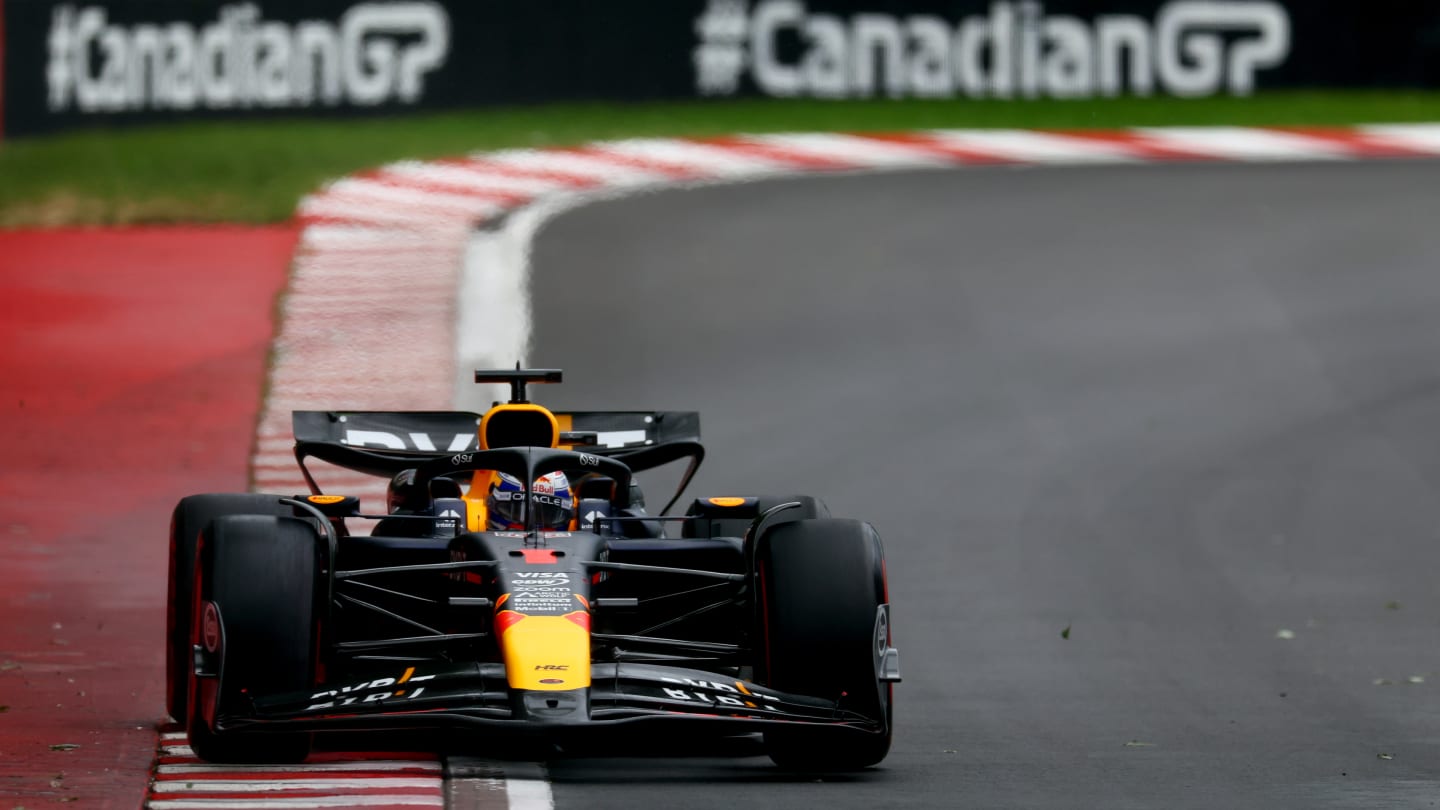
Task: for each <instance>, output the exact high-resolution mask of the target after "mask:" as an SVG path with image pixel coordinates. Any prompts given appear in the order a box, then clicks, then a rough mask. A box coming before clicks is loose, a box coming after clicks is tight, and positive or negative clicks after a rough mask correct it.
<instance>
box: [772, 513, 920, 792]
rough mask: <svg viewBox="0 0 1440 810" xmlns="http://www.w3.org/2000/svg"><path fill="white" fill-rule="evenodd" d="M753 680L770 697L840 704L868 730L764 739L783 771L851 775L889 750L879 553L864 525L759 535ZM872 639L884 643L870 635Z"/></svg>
mask: <svg viewBox="0 0 1440 810" xmlns="http://www.w3.org/2000/svg"><path fill="white" fill-rule="evenodd" d="M757 552H758V553H757V558H756V578H757V580H758V599H759V608H760V609H759V611H758V614H759V615H758V619H759V625H760V626H759V627H758V628H757V633H758V640H759V642H760V643H759V644H758V645H757V646H758V648H759V650H760V655H759V656H758V660H757V661H756V662H755V671H756V674H757V678H758V680H759V681H760V682H761V683H763V684H766V685H768V686H770V687H772V688H774V689H776V690H778V691H781V692H793V693H795V694H802V695H811V696H814V697H820V698H826V699H831V700H838V702H839V707H840V709H842V710H844V711H847V712H851V713H855V714H858V715H860V716H863V717H864V718H868V719H869V720H870V721H871V725H872V729H871V730H870V731H868V732H867V731H863V730H857V729H854V728H826V727H816V726H801V725H796V726H794V727H780V728H775V729H773V730H770V731H767V732H766V733H765V744H766V749H767V751H768V753H769V754H770V758H771V759H772V760H774V761H775V763H776V764H777V765H780V766H781V767H785V768H792V769H796V770H806V771H850V770H858V769H860V768H865V767H868V766H870V765H874V764H875V763H877V762H880V761H881V760H883V759H884V758H885V755H886V754H887V753H889V751H890V740H891V735H892V729H893V722H892V713H893V695H892V690H891V684H890V683H888V682H882V681H881V680H880V677H879V670H878V661H879V658H878V654H877V648H882V649H881V652H883V647H884V646H888V645H889V625H888V610H889V609H888V606H887V598H888V597H887V594H886V584H885V558H884V550H883V548H882V547H881V544H880V537H879V535H877V534H876V533H875V529H874V528H873V527H871V526H870V525H869V524H868V523H862V522H860V521H857V520H836V519H818V520H801V521H796V522H793V523H783V524H780V525H777V526H774V527H773V528H770V529H769V530H767V531H765V532H764V533H763V535H762V536H761V538H760V540H759V544H758V548H757ZM877 634H879V635H882V636H884V637H883V638H877Z"/></svg>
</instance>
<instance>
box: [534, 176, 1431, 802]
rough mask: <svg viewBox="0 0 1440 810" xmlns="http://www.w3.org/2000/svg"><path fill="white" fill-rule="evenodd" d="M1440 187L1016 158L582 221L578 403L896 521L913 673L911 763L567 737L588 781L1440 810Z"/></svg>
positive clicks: (717, 459)
mask: <svg viewBox="0 0 1440 810" xmlns="http://www.w3.org/2000/svg"><path fill="white" fill-rule="evenodd" d="M1436 188H1440V165H1436V164H1406V163H1391V164H1350V165H1304V166H1217V167H1206V166H1185V167H1130V168H1103V169H1099V168H1097V169H1064V170H1013V169H1010V170H1007V169H996V170H972V171H963V172H933V173H906V174H894V175H883V176H868V177H828V178H815V179H803V180H786V181H776V182H769V183H760V184H754V185H749V186H738V187H722V188H712V189H705V190H697V191H675V192H665V193H660V194H655V195H652V196H647V197H639V198H634V199H630V200H624V201H620V202H612V203H605V204H600V205H594V206H590V207H587V208H583V209H580V210H578V211H575V212H572V213H569V214H566V215H564V216H562V217H560V218H559V219H557V220H556V221H554V222H553V223H551V224H550V225H549V226H548V227H547V228H546V229H545V230H544V231H543V232H542V233H541V235H540V237H539V240H538V242H537V244H536V247H535V255H534V261H535V264H534V268H533V273H534V279H533V294H534V307H535V334H536V338H535V344H534V346H533V347H532V350H531V352H530V361H531V363H532V364H533V365H539V366H544V365H557V366H563V367H565V368H566V369H567V383H566V384H565V385H563V386H560V387H559V388H557V389H553V390H546V391H544V392H543V396H544V401H546V402H547V404H550V405H552V406H556V407H562V406H569V407H590V408H606V407H613V408H623V407H654V408H696V409H700V410H702V411H703V413H704V427H705V437H706V440H707V444H708V445H709V448H710V460H709V461H708V462H707V467H706V469H705V470H704V471H703V472H702V475H701V478H700V481H699V482H698V487H697V489H696V494H699V493H701V492H703V493H705V494H744V493H750V492H758V491H770V492H788V491H797V490H798V491H803V492H808V493H814V494H817V495H820V496H822V497H824V498H826V499H827V500H828V502H829V503H830V505H831V507H832V508H833V509H834V510H835V512H837V513H838V514H843V515H849V516H855V517H862V518H865V519H868V520H870V521H871V522H873V523H874V524H875V525H876V526H877V527H878V528H879V529H880V531H881V534H882V535H883V536H884V537H885V539H886V542H887V549H888V554H889V570H890V586H891V594H892V599H893V604H894V618H895V638H896V642H897V644H898V645H899V647H900V649H901V651H902V665H903V672H904V675H905V683H904V684H903V685H901V686H900V687H898V688H897V700H898V712H899V715H898V724H897V725H898V730H897V734H896V743H895V747H894V749H893V750H892V753H891V755H890V758H889V759H888V760H887V761H886V762H885V763H884V764H883V766H882V767H880V768H877V769H874V770H872V771H868V772H865V773H862V774H857V775H854V776H850V777H845V778H835V779H827V780H825V781H823V782H822V781H817V780H814V779H812V778H807V777H791V776H786V775H784V774H782V773H779V772H777V771H775V770H774V769H772V768H771V767H770V765H769V762H768V760H766V759H764V758H763V757H758V756H752V757H743V756H740V757H736V756H718V755H717V756H701V757H695V758H681V757H676V756H673V755H672V756H666V757H662V758H648V759H647V758H640V757H613V756H612V757H608V758H602V757H600V756H593V757H587V758H573V759H562V760H556V761H553V762H551V763H550V774H551V778H552V779H553V781H554V792H555V800H556V805H557V807H560V808H577V807H582V806H583V807H589V808H603V807H625V808H633V807H636V806H645V805H649V806H657V807H727V808H728V807H735V806H744V805H746V804H747V803H751V804H756V805H758V806H787V807H822V806H824V807H876V806H883V807H892V806H914V807H935V806H948V807H985V808H995V807H1025V808H1077V807H1108V808H1130V807H1134V808H1153V807H1196V808H1200V807H1204V808H1212V807H1229V808H1240V807H1255V808H1274V807H1306V808H1316V807H1380V806H1384V807H1430V806H1434V805H1435V804H1436V803H1437V802H1440V710H1437V709H1440V593H1437V590H1436V588H1435V585H1434V583H1435V581H1436V572H1437V571H1440V498H1437V487H1440V429H1437V427H1436V424H1437V422H1440V385H1437V380H1440V228H1436V226H1435V222H1436V217H1435V212H1436V211H1437V210H1440V205H1437V195H1436V192H1435V191H1434V189H1436ZM659 494H660V493H658V492H654V493H652V499H653V500H658V499H659V498H658V496H659ZM1066 627H1070V628H1071V633H1070V637H1069V638H1068V639H1065V638H1062V637H1061V632H1062V630H1063V629H1065V628H1066ZM1282 631H1283V632H1282ZM1284 636H1291V637H1288V638H1287V637H1284ZM1412 681H1416V682H1412ZM667 750H668V751H669V753H671V754H673V753H675V752H674V750H673V746H670V747H667ZM619 753H623V751H622V752H619ZM702 753H710V754H734V753H740V754H745V753H758V752H756V751H751V750H747V749H746V748H745V747H744V745H743V744H741V745H740V746H739V747H738V750H733V749H732V750H725V751H713V750H712V751H709V752H702Z"/></svg>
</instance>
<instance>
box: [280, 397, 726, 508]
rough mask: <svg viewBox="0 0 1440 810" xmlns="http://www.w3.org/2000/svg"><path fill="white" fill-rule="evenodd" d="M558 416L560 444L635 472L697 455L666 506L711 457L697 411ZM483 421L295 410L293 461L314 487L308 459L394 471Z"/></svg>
mask: <svg viewBox="0 0 1440 810" xmlns="http://www.w3.org/2000/svg"><path fill="white" fill-rule="evenodd" d="M555 419H556V421H558V422H559V423H560V442H561V447H563V448H565V449H568V450H576V451H580V452H585V453H593V454H595V455H597V456H608V457H610V458H613V459H615V460H617V461H621V462H624V463H625V465H626V466H628V467H629V468H630V469H631V470H633V471H635V472H640V471H642V470H648V469H652V468H654V467H658V466H660V465H662V464H668V463H670V462H672V461H678V460H680V459H685V458H689V459H691V463H690V467H689V469H688V470H687V471H686V473H685V474H684V476H683V478H682V480H681V483H680V489H679V491H677V492H676V494H675V497H674V498H672V499H671V501H670V504H669V505H667V506H666V508H665V510H664V511H669V508H670V506H671V505H673V504H674V502H675V500H676V499H678V498H679V497H680V493H681V492H683V491H684V489H685V487H686V486H688V485H689V483H690V479H691V478H693V477H694V475H695V472H696V471H697V470H698V469H699V467H700V463H701V461H703V460H704V458H705V448H704V446H703V445H701V444H700V414H699V413H698V412H696V411H572V412H557V413H556V414H555ZM479 424H480V414H476V413H468V412H465V411H394V412H391V411H295V412H294V413H293V414H292V417H291V425H292V427H293V429H294V432H295V460H296V461H297V462H299V464H300V471H301V472H302V473H303V474H304V476H305V481H306V483H308V484H309V485H310V489H311V491H313V492H315V493H316V494H319V493H320V490H319V487H318V486H317V485H316V484H315V479H314V478H313V477H312V476H311V475H310V471H309V470H307V469H306V468H305V459H307V458H317V459H320V460H321V461H325V462H328V463H330V464H334V465H336V466H339V467H344V468H345V469H348V470H354V471H356V472H360V473H365V474H367V475H376V476H382V477H387V478H388V477H391V476H393V475H395V474H396V473H399V472H401V471H402V470H407V469H410V468H412V467H415V466H416V465H418V464H421V463H424V462H425V461H428V460H430V459H435V458H441V457H444V456H449V455H453V454H455V453H466V452H473V451H475V450H478V449H479V436H478V434H477V428H478V426H479ZM661 514H664V512H662V513H661Z"/></svg>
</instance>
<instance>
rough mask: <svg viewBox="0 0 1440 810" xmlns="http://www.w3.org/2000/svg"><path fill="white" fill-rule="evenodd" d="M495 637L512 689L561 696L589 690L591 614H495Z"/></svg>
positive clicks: (503, 611) (511, 612) (510, 612)
mask: <svg viewBox="0 0 1440 810" xmlns="http://www.w3.org/2000/svg"><path fill="white" fill-rule="evenodd" d="M495 635H496V637H497V638H498V639H499V641H500V648H501V649H502V650H503V651H504V655H505V678H506V680H507V681H509V683H510V688H512V689H532V690H536V691H550V692H558V691H564V690H569V689H583V688H585V687H588V686H590V614H589V613H586V612H585V611H583V610H576V611H571V612H570V613H566V614H564V615H562V616H527V615H525V614H523V613H516V612H515V611H513V610H501V611H499V612H498V613H496V614H495Z"/></svg>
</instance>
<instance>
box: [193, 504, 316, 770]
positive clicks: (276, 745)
mask: <svg viewBox="0 0 1440 810" xmlns="http://www.w3.org/2000/svg"><path fill="white" fill-rule="evenodd" d="M200 544H201V549H200V565H199V577H198V579H197V581H196V587H195V588H194V595H195V599H194V608H193V612H192V614H191V615H192V620H191V624H192V633H191V635H192V638H193V643H196V644H201V643H205V646H206V647H207V649H208V648H209V647H210V646H212V645H213V644H214V639H213V638H212V639H211V640H210V641H209V642H208V643H206V642H205V640H204V639H202V635H203V634H204V629H205V628H203V627H194V625H196V624H203V621H202V620H201V618H200V617H201V616H202V615H203V612H204V610H205V606H206V604H207V603H213V605H214V606H215V608H216V609H217V610H218V613H219V618H220V627H221V628H222V629H223V633H222V634H221V637H220V640H219V644H218V650H215V651H213V652H212V653H211V655H212V656H213V658H214V661H215V663H216V665H218V669H219V675H220V677H219V682H218V684H217V683H216V682H215V680H214V679H213V678H208V677H207V678H204V679H203V680H204V681H205V682H204V684H202V683H201V681H202V679H201V678H200V677H199V676H196V675H193V674H192V676H191V677H190V696H189V701H188V702H189V705H190V711H189V716H188V722H187V724H186V726H187V727H186V731H188V732H189V736H190V747H191V748H192V749H193V750H194V752H195V755H196V756H198V757H199V758H201V759H203V760H205V761H207V762H222V763H250V762H275V763H280V762H302V761H304V759H305V758H306V757H307V756H309V753H310V734H308V733H265V732H261V733H253V732H252V733H248V734H247V733H244V732H237V731H228V732H227V731H217V730H216V729H215V728H214V727H212V726H211V724H210V718H209V716H208V715H210V714H211V713H212V711H213V707H214V706H215V705H216V703H217V702H218V705H219V707H220V711H219V712H216V713H218V714H224V713H226V712H228V711H233V710H234V709H235V708H236V707H240V706H243V705H244V702H245V701H246V700H247V699H248V697H251V696H257V695H271V694H276V693H281V692H303V691H305V690H306V689H309V688H310V687H311V686H313V685H314V684H315V663H316V662H315V655H316V643H315V642H316V639H315V599H316V594H317V590H318V587H317V586H318V579H319V571H320V564H319V559H318V557H319V537H318V535H317V533H316V531H315V528H314V526H313V525H312V524H311V523H310V522H309V521H306V520H302V519H299V518H293V517H272V516H268V515H244V516H233V517H223V518H219V519H217V520H215V521H214V522H212V523H211V524H210V526H209V527H208V528H207V529H206V530H205V531H204V532H203V534H202V536H201V541H200ZM192 673H193V670H192ZM202 689H204V690H206V691H205V692H204V693H202Z"/></svg>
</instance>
